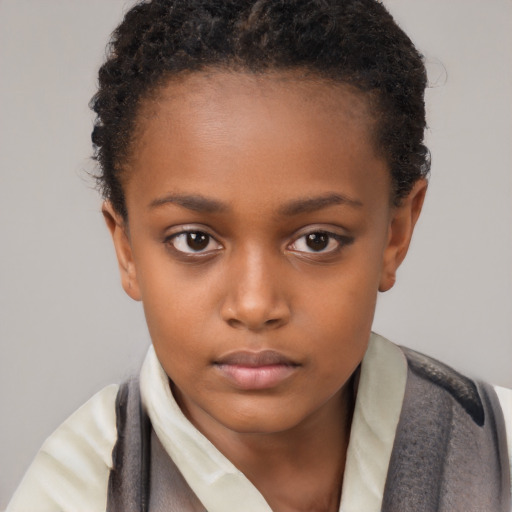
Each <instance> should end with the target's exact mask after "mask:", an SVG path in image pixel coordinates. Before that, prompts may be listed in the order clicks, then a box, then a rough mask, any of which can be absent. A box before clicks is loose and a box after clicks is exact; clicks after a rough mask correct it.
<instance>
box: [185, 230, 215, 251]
mask: <svg viewBox="0 0 512 512" xmlns="http://www.w3.org/2000/svg"><path fill="white" fill-rule="evenodd" d="M209 242H210V237H209V236H208V235H207V234H206V233H202V232H201V231H198V232H197V233H187V245H188V246H189V247H190V248H191V249H192V250H193V251H202V250H204V249H206V248H207V247H208V243H209Z"/></svg>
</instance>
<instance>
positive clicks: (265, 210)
mask: <svg viewBox="0 0 512 512" xmlns="http://www.w3.org/2000/svg"><path fill="white" fill-rule="evenodd" d="M425 85H426V77H425V70H424V66H423V62H422V59H421V56H420V55H419V54H418V52H417V51H416V49H415V48H414V46H413V45H412V43H411V41H410V40H409V39H408V37H407V36H406V35H405V34H404V33H403V32H402V31H401V30H400V29H399V28H398V27H397V25H396V24H395V23H394V21H393V20H392V18H391V16H390V15H389V14H388V13H387V12H386V11H385V9H384V8H383V7H382V5H381V4H379V3H377V2H374V1H370V0H365V1H361V0H358V1H356V0H353V1H339V0H338V1H334V0H322V1H320V0H318V1H312V0H309V1H306V0H304V1H298V0H297V1H289V2H276V1H270V0H268V1H264V0H262V1H212V0H197V1H190V0H188V1H184V0H182V1H169V0H153V1H150V2H144V3H140V4H138V5H137V6H135V7H134V8H133V9H132V10H130V11H129V12H128V13H127V15H126V17H125V19H124V21H123V23H122V24H121V25H120V26H119V27H118V29H117V30H116V32H115V34H114V39H113V42H112V46H111V49H110V54H109V57H108V59H107V61H106V63H105V64H104V65H103V67H102V68H101V70H100V87H99V91H98V93H97V95H96V96H95V98H94V99H93V102H92V105H93V109H94V110H95V112H96V114H97V116H98V117H97V121H96V126H95V129H94V132H93V142H94V145H95V149H96V154H97V158H98V161H99V164H100V167H101V176H100V178H99V179H100V183H101V186H102V190H103V193H104V197H105V203H104V206H103V214H104V217H105V220H106V223H107V226H108V228H109V230H110V232H111V234H112V238H113V242H114V246H115V249H116V253H117V258H118V262H119V269H120V273H121V279H122V285H123V288H124V290H125V291H126V293H127V294H128V295H129V296H130V297H131V298H133V299H134V300H140V301H142V304H143V307H144V311H145V315H146V320H147V324H148V328H149V332H150V335H151V339H152V343H153V346H152V348H151V349H150V350H149V353H148V355H147V357H146V360H145V362H144V365H143V367H142V371H141V373H140V376H139V377H138V378H137V379H133V380H131V381H129V382H127V383H125V384H123V385H121V386H110V387H108V388H105V389H104V390H103V391H101V392H100V393H98V394H97V395H96V396H95V397H93V398H92V399H91V400H90V401H89V402H88V403H87V404H85V405H84V406H83V407H82V408H81V409H80V410H79V411H77V413H75V414H74V415H73V416H72V417H71V418H69V419H68V420H67V421H66V422H65V423H64V424H63V425H62V426H61V427H60V428H59V429H58V430H57V431H56V432H55V433H54V434H53V436H52V437H50V438H49V440H48V441H47V442H46V443H45V445H44V446H43V448H42V450H41V452H40V453H39V454H38V456H37V457H36V460H35V461H34V463H33V465H32V467H31V468H30V469H29V471H28V473H27V475H26V477H25V479H24V481H23V482H22V484H21V486H20V487H19V489H18V491H17V493H16V494H15V496H14V498H13V500H12V502H11V504H10V506H9V508H8V510H9V511H18V510H19V511H23V510H30V511H31V510H34V511H36V510H45V511H46V510H70V511H77V510H84V511H85V510H87V511H91V510H105V509H106V510H112V511H115V510H123V511H127V512H129V511H132V510H133V511H135V510H150V511H153V510H180V511H187V510H208V511H209V512H216V511H219V512H220V511H223V512H224V511H254V512H256V511H258V512H259V511H262V512H263V511H269V510H272V511H275V512H276V511H302V510H304V511H337V510H342V511H345V512H350V511H355V512H357V511H361V512H371V511H378V510H385V511H393V512H394V511H402V510H403V511H406V510H407V511H409V510H415V511H437V510H442V511H450V512H451V511H468V510H475V511H476V510H478V511H483V510H485V511H495V510H496V511H508V510H509V509H510V472H509V455H508V448H507V431H508V433H509V435H510V432H511V430H510V428H511V425H510V421H511V420H510V418H511V411H510V407H511V405H510V402H511V400H512V398H511V396H510V394H509V393H507V392H505V391H499V395H497V394H496V392H495V390H494V389H493V388H492V387H490V386H488V385H486V384H482V383H476V382H474V381H472V380H470V379H467V378H466V377H464V376H462V375H460V374H458V373H457V372H455V371H454V370H452V369H450V368H448V367H446V366H444V365H442V364H441V363H438V362H436V361H433V360H431V359H429V358H427V357H425V356H421V355H419V354H417V353H414V352H412V351H409V350H407V349H403V348H399V347H398V346H396V345H394V344H392V343H391V342H389V341H387V340H385V339H384V338H381V337H379V336H377V335H375V334H372V333H371V325H372V320H373V315H374V310H375V302H376V297H377V292H378V291H386V290H388V289H390V288H391V287H392V286H393V284H394V282H395V274H396V271H397V268H398V266H399V265H400V264H401V262H402V261H403V259H404V257H405V255H406V253H407V249H408V246H409V242H410V240H411V236H412V233H413V229H414V225H415V223H416V221H417V219H418V216H419V214H420V211H421V207H422V204H423V199H424V196H425V192H426V188H427V182H426V178H427V175H428V171H429V161H428V151H427V150H426V148H425V146H424V145H423V133H424V129H425V113H424V102H423V93H424V89H425ZM504 412H505V415H504V414H503V413H504ZM509 444H510V442H509Z"/></svg>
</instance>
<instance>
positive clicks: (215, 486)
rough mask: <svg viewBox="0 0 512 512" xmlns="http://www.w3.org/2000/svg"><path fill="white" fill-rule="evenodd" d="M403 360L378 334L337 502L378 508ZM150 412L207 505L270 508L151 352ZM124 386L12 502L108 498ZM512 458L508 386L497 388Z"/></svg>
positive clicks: (87, 416)
mask: <svg viewBox="0 0 512 512" xmlns="http://www.w3.org/2000/svg"><path fill="white" fill-rule="evenodd" d="M406 375H407V363H406V361H405V358H404V356H403V354H402V352H401V351H400V349H399V348H398V347H396V346H395V345H394V344H392V343H391V342H389V341H387V340H386V339H384V338H382V337H380V336H378V335H376V334H372V337H371V339H370V343H369V346H368V350H367V352H366V354H365V357H364V359H363V362H362V365H361V375H360V380H359V387H358V392H357V397H356V406H355V410H354V417H353V420H352V428H351V435H350V443H349V447H348V452H347V463H346V467H345V475H344V479H343V486H342V499H341V503H340V512H363V511H364V512H378V511H379V510H380V507H381V502H382V496H383V492H384V484H385V480H386V475H387V469H388V465H389V459H390V455H391V449H392V446H393V441H394V437H395V431H396V426H397V424H398V419H399V415H400V409H401V405H402V400H403V395H404V391H405V382H406ZM140 384H141V393H142V400H143V402H144V405H145V406H146V408H147V411H148V414H149V417H150V419H151V422H152V424H153V428H154V429H155V432H156V434H157V435H158V437H159V439H160V441H161V443H162V445H163V446H164V448H165V450H166V451H167V452H168V453H169V454H170V455H171V457H172V458H173V460H174V462H175V463H176V465H177V466H178V468H179V470H180V471H181V472H182V474H183V475H184V476H185V478H186V480H187V481H188V483H189V485H190V487H191V488H192V490H193V491H194V492H195V493H196V495H197V496H198V498H199V499H200V500H201V502H202V503H203V504H204V505H205V507H206V509H207V510H208V511H209V512H239V511H240V510H241V509H240V507H241V505H242V504H243V510H244V512H271V509H270V507H269V506H268V504H267V503H266V501H265V499H264V498H263V496H262V495H261V494H260V493H259V492H258V490H257V489H256V488H255V487H254V486H253V485H252V483H251V482H250V481H249V480H248V479H247V478H246V477H245V475H244V474H243V473H241V472H240V471H238V470H237V469H236V468H235V467H234V466H233V464H232V463H231V462H230V461H229V460H228V459H226V457H224V456H223V455H222V454H221V453H220V452H219V451H218V450H217V449H216V448H215V446H214V445H212V444H211V443H210V441H208V439H206V437H204V436H203V435H202V434H201V433H200V432H199V431H198V430H197V429H196V428H195V427H194V426H193V425H192V424H191V423H190V422H189V421H188V420H187V419H186V418H185V416H184V415H183V413H182V412H181V410H180V408H179V407H178V405H177V404H176V402H175V400H174V397H173V396H172V393H171V391H170V388H169V385H168V379H167V375H166V374H165V372H164V370H163V369H162V367H161V365H160V363H159V361H158V359H157V357H156V355H155V352H154V350H153V349H152V348H150V349H149V351H148V354H147V357H146V359H145V361H144V364H143V367H142V370H141V375H140ZM117 390H118V386H115V385H112V386H108V387H106V388H104V389H103V390H102V391H100V392H99V393H97V394H96V395H95V396H94V397H93V398H91V399H90V400H89V401H88V402H87V403H86V404H85V405H83V406H82V407H81V408H80V409H79V410H78V411H76V412H75V413H74V414H73V415H72V416H71V417H70V418H68V419H67V420H66V421H65V422H64V423H63V424H62V425H61V426H60V427H59V428H58V429H57V430H56V431H55V432H54V433H53V434H52V435H51V436H50V437H49V438H48V439H47V441H46V442H45V443H44V444H43V446H42V448H41V450H40V451H39V453H38V454H37V456H36V458H35V459H34V462H33V463H32V465H31V466H30V468H29V470H28V471H27V473H26V475H25V477H24V479H23V481H22V482H21V484H20V486H19V488H18V490H17V491H16V493H15V495H14V496H13V498H12V501H11V503H10V504H9V506H8V508H7V512H56V511H64V512H67V511H69V512H81V511H83V512H95V511H104V510H105V508H106V497H107V485H108V478H109V472H110V470H111V468H112V448H113V447H114V445H115V442H116V438H117V432H116V426H115V425H116V423H115V422H116V418H115V399H116V394H117ZM496 391H497V393H498V397H499V399H500V403H501V405H502V408H503V412H504V414H505V418H506V422H507V436H508V441H509V443H508V446H509V451H510V453H509V455H510V459H511V465H512V391H510V390H505V389H503V388H496Z"/></svg>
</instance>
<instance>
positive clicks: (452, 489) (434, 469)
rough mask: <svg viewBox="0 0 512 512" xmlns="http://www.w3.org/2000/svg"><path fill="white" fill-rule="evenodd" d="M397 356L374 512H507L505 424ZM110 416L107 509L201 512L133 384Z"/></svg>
mask: <svg viewBox="0 0 512 512" xmlns="http://www.w3.org/2000/svg"><path fill="white" fill-rule="evenodd" d="M402 350H403V352H404V354H405V356H406V358H407V361H408V374H407V384H406V389H405V396H404V402H403V405H402V412H401V415H400V420H399V423H398V427H397V431H396V437H395V442H394V445H393V450H392V454H391V460H390V464H389V469H388V475H387V479H386V486H385V489H384V498H383V502H382V512H510V506H511V497H510V467H509V461H508V456H507V453H508V452H507V445H506V433H505V423H504V419H503V414H502V411H501V408H500V405H499V402H498V398H497V396H496V393H495V392H494V389H493V388H492V387H491V386H489V385H487V384H483V383H477V382H474V381H472V380H470V379H468V378H466V377H464V376H462V375H460V374H459V373H457V372H456V371H454V370H453V369H451V368H449V367H448V366H446V365H444V364H442V363H439V362H438V361H435V360H433V359H431V358H428V357H426V356H423V355H421V354H418V353H417V352H413V351H412V350H408V349H404V348H403V349H402ZM116 414H117V431H118V439H117V442H116V445H115V447H114V451H113V463H114V468H113V470H112V471H111V473H110V478H109V484H108V497H107V512H164V511H165V512H205V511H206V509H205V507H204V506H203V505H202V504H201V502H200V501H199V499H198V498H197V496H196V495H195V494H194V493H193V491H192V490H191V489H190V487H189V486H188V484H187V482H186V481H185V479H184V478H183V476H182V475H181V473H180V471H179V470H178V468H177V467H176V465H175V464H174V462H173V461H172V459H171V458H170V457H169V455H168V454H167V452H166V451H165V450H164V448H163V447H162V445H161V444H160V441H159V440H158V438H157V436H156V434H155V433H154V431H153V429H152V428H151V424H150V421H149V419H148V416H147V415H146V414H145V412H144V410H143V408H142V407H141V400H140V393H139V385H138V380H136V379H134V380H130V381H127V382H126V383H124V384H123V385H122V386H121V387H120V389H119V393H118V396H117V401H116ZM240 510H241V511H242V510H243V504H240ZM358 512H359V511H358ZM360 512H365V511H360Z"/></svg>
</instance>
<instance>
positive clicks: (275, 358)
mask: <svg viewBox="0 0 512 512" xmlns="http://www.w3.org/2000/svg"><path fill="white" fill-rule="evenodd" d="M214 366H215V367H216V368H217V369H218V370H219V372H220V373H221V374H222V375H223V377H225V378H226V379H228V380H229V381H230V382H231V384H233V385H235V387H237V388H239V389H242V390H260V389H270V388H273V387H276V386H278V385H279V384H281V383H282V382H283V381H284V380H286V379H287V378H289V377H290V376H291V375H293V374H294V373H295V372H296V371H297V369H298V368H299V367H300V365H299V364H297V363H296V362H294V361H292V360H291V359H288V358H287V357H285V356H284V355H283V354H280V353H279V352H275V351H273V350H263V351H260V352H245V351H240V352H232V353H230V354H227V355H226V356H223V357H221V358H220V359H219V360H217V361H215V362H214Z"/></svg>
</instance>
